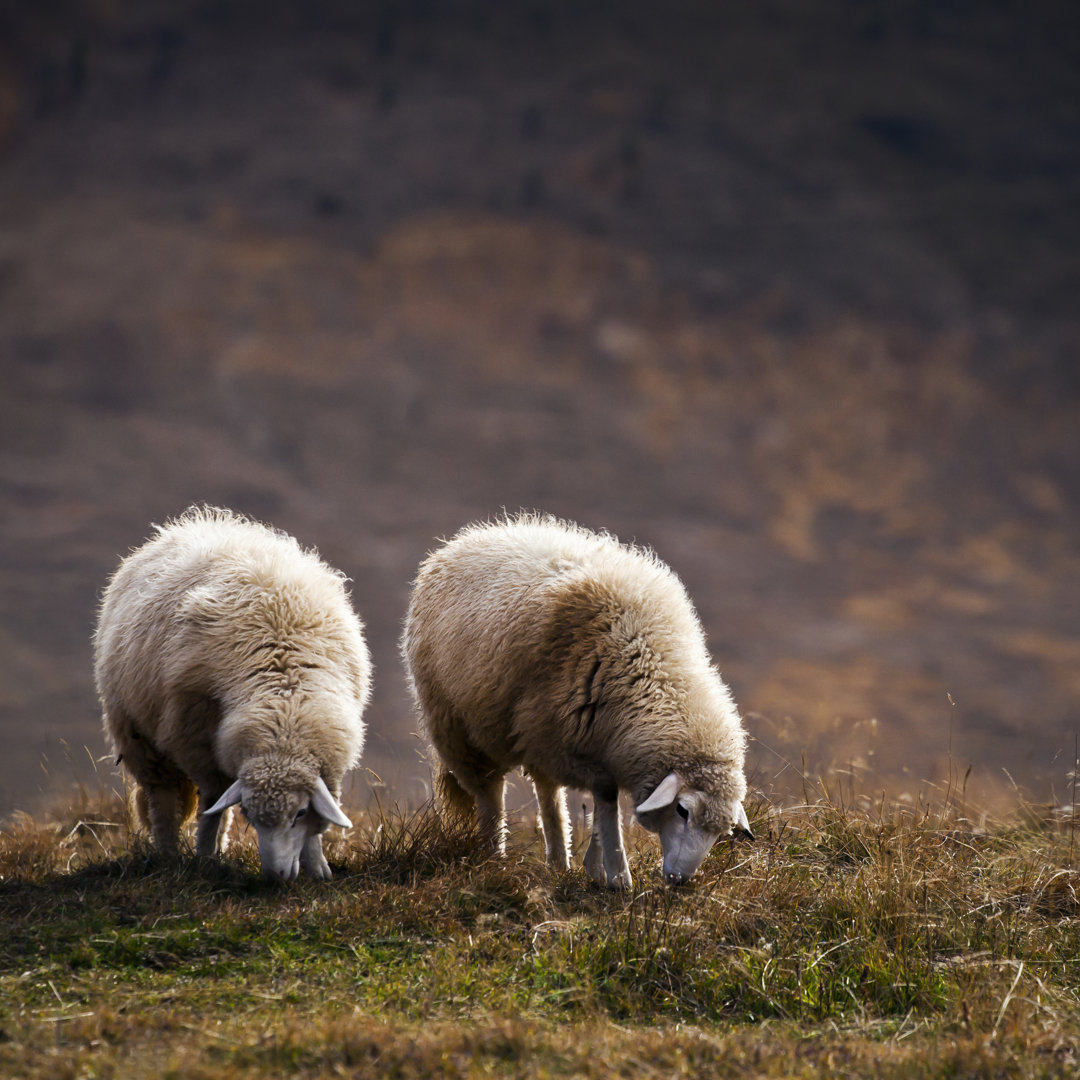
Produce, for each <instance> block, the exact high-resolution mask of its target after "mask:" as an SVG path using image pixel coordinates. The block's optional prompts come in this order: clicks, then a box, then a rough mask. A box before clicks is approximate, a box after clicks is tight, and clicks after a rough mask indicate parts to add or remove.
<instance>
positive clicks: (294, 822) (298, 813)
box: [293, 806, 307, 825]
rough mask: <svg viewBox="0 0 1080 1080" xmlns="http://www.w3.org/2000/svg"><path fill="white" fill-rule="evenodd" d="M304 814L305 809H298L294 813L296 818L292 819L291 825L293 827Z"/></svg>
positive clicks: (303, 807)
mask: <svg viewBox="0 0 1080 1080" xmlns="http://www.w3.org/2000/svg"><path fill="white" fill-rule="evenodd" d="M306 813H307V807H306V806H301V807H300V809H299V810H297V811H296V817H294V818H293V824H294V825H295V824H296V823H297V822H298V821H299V820H300V819H301V818H302V817H303V816H304V815H305V814H306Z"/></svg>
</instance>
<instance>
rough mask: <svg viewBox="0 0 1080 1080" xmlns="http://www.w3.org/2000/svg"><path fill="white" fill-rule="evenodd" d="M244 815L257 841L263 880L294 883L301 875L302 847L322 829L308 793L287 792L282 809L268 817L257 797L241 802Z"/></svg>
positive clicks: (280, 807) (320, 820)
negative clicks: (252, 828) (257, 838)
mask: <svg viewBox="0 0 1080 1080" xmlns="http://www.w3.org/2000/svg"><path fill="white" fill-rule="evenodd" d="M241 802H242V803H243V807H244V814H245V815H246V817H247V819H248V821H250V822H251V824H252V825H253V826H254V827H255V832H256V834H257V835H258V837H259V861H260V862H261V863H262V872H263V877H265V878H267V879H268V880H270V881H294V880H295V879H296V878H297V877H298V876H299V874H300V855H301V853H302V852H303V850H304V845H305V844H306V843H307V842H308V840H309V839H310V838H311V837H312V836H314V835H315V834H316V833H318V832H321V831H322V829H323V827H324V825H323V822H322V819H321V818H320V816H319V815H318V814H317V813H316V812H315V810H314V808H313V807H312V806H311V796H310V795H308V793H307V792H300V791H290V792H288V793H287V795H286V796H285V798H284V799H283V800H280V802H283V803H284V806H283V807H282V806H280V805H279V806H275V807H274V811H275V812H274V813H267V812H266V811H265V809H264V808H263V807H262V806H261V805H260V802H259V799H258V796H257V795H255V794H254V793H252V796H251V797H250V798H246V799H242V800H241Z"/></svg>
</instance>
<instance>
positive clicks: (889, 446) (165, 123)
mask: <svg viewBox="0 0 1080 1080" xmlns="http://www.w3.org/2000/svg"><path fill="white" fill-rule="evenodd" d="M1078 251H1080V9H1078V8H1077V6H1076V4H1075V3H1074V2H1072V0H1063V2H1060V3H1048V2H1041V0H1026V2H1024V3H1020V2H1019V0H1015V2H1014V0H996V2H978V0H933V2H932V0H892V2H888V3H886V2H884V0H882V2H878V0H825V2H821V3H799V2H793V0H787V2H785V0H760V2H756V3H753V4H742V3H740V4H719V3H715V2H712V0H708V2H706V0H701V2H696V0H674V2H671V3H666V4H663V5H660V4H653V3H646V2H639V0H618V2H607V0H603V2H601V0H597V2H590V0H575V2H572V3H571V2H561V0H555V2H550V3H540V2H535V0H533V2H521V0H504V2H502V3H499V4H492V3H487V2H479V0H446V2H443V3H439V2H434V0H411V2H406V0H401V2H397V0H377V2H374V3H371V4H356V3H353V2H347V0H295V2H286V0H278V2H268V0H261V2H258V3H256V2H254V0H214V2H210V0H138V2H136V0H35V2H34V3H22V2H15V3H12V2H10V0H8V2H7V3H5V4H4V5H3V6H2V7H0V376H2V378H0V650H2V654H3V658H4V662H3V664H2V666H0V816H4V815H7V814H9V813H10V812H11V811H13V810H15V809H24V810H33V809H34V807H35V806H37V805H39V803H40V801H41V800H42V799H43V798H45V797H47V796H49V795H50V793H53V792H55V790H56V789H57V788H59V789H67V788H69V787H70V786H71V785H72V784H73V783H83V784H100V783H105V784H114V783H116V774H115V772H114V770H113V769H112V767H111V760H110V759H109V758H107V757H103V755H105V754H106V746H105V743H104V739H103V737H102V734H101V728H100V720H99V714H98V710H97V702H96V699H95V694H94V689H93V682H92V676H91V658H90V634H91V632H92V629H93V624H94V619H95V607H96V603H97V598H98V595H99V593H100V590H101V588H102V586H103V584H104V582H105V580H106V578H107V576H108V575H109V574H110V573H111V572H112V570H113V569H114V568H115V566H116V564H117V562H118V560H119V559H120V558H121V557H122V556H123V555H124V554H125V553H126V552H128V551H129V550H130V549H131V548H132V547H135V546H137V545H138V544H139V543H140V542H141V541H142V540H143V538H145V537H146V536H147V534H148V531H149V529H150V525H151V523H153V522H161V521H163V520H165V519H166V518H167V517H169V516H171V515H174V514H176V513H178V512H179V511H181V510H182V509H183V508H184V507H185V506H187V505H188V504H189V503H192V502H195V501H207V502H210V503H214V504H219V505H227V506H230V507H232V508H234V509H236V510H240V511H244V512H246V513H248V514H250V515H253V516H255V517H257V518H260V519H263V520H266V521H268V522H271V523H273V524H275V525H277V526H279V527H281V528H283V529H286V530H288V531H289V532H291V533H293V534H295V535H296V536H297V537H298V538H299V539H300V540H301V541H302V542H303V543H305V544H308V545H315V546H317V547H318V548H319V550H320V552H321V553H322V554H323V555H324V557H325V558H326V559H327V560H328V561H329V562H331V563H332V564H334V565H336V566H338V567H340V568H341V569H343V570H344V571H345V572H346V573H347V574H348V575H349V576H350V578H351V579H352V589H353V596H354V600H355V604H356V607H357V609H358V611H359V612H360V613H361V615H362V617H363V619H364V621H365V623H366V626H367V631H368V636H369V642H370V645H371V648H372V652H373V656H374V661H375V664H376V683H375V693H374V699H373V703H372V705H371V707H370V709H369V711H368V714H367V718H368V721H369V732H370V733H369V738H368V744H367V750H366V752H365V757H364V762H363V764H364V767H365V768H363V769H361V770H360V771H359V772H358V773H357V774H355V776H354V778H353V780H352V782H351V783H352V786H351V788H350V789H349V797H350V800H351V801H353V802H362V801H363V800H364V799H366V798H369V797H370V796H371V792H372V791H373V790H374V791H377V792H379V794H380V797H381V798H383V799H384V800H387V799H389V800H391V801H400V802H403V803H405V802H416V801H418V800H419V799H421V798H423V796H424V790H425V789H424V781H425V776H426V771H425V769H424V766H423V765H422V762H421V760H420V758H419V754H418V751H419V749H420V744H419V742H418V740H417V738H416V736H415V735H414V732H415V731H416V721H415V719H414V717H413V715H412V712H411V707H410V703H409V701H408V697H407V693H406V688H405V682H404V678H403V675H402V672H401V667H400V663H399V661H398V656H397V637H398V632H399V627H400V621H401V618H402V615H403V613H404V610H405V606H406V601H407V595H408V588H409V582H410V580H411V578H412V576H413V574H414V572H415V569H416V566H417V564H418V562H419V561H420V559H421V558H422V557H423V556H424V554H425V552H427V551H428V550H430V549H431V548H432V547H433V546H434V544H435V543H436V542H437V538H439V537H445V536H449V535H451V534H453V533H454V532H455V531H456V530H457V529H458V528H459V527H460V526H461V525H462V524H464V523H465V522H467V521H469V520H471V519H475V518H481V517H489V516H491V515H494V514H497V513H498V512H499V511H500V510H501V509H502V508H507V509H508V510H516V509H518V508H520V507H526V508H538V509H543V510H547V511H551V512H553V513H555V514H558V515H561V516H566V517H569V518H573V519H575V520H577V521H580V522H581V523H582V524H584V525H587V526H589V527H592V528H595V529H599V528H605V529H608V530H610V531H612V532H614V533H615V534H617V535H618V536H619V537H620V538H622V539H625V540H633V541H636V542H638V543H641V544H647V545H651V546H652V547H653V548H655V550H656V551H657V552H658V553H659V554H660V555H661V556H662V557H663V558H664V559H665V560H666V561H667V562H668V563H669V564H670V565H671V566H672V567H673V568H674V569H675V570H676V571H677V572H678V574H679V575H680V576H681V577H682V578H683V580H684V581H685V583H686V585H687V587H688V589H689V591H690V594H691V595H692V596H693V597H694V599H695V602H696V604H697V606H698V609H699V612H700V614H701V617H702V621H703V623H704V625H705V628H706V631H707V634H708V637H709V642H710V647H711V650H712V653H713V655H714V657H715V659H716V662H717V664H718V666H719V667H720V669H721V670H722V672H723V675H724V677H725V679H726V680H727V681H728V683H729V684H730V685H731V687H732V689H733V691H734V694H735V697H736V700H737V701H738V703H739V705H740V707H741V709H742V711H743V713H744V714H745V716H746V723H747V727H748V729H749V731H750V733H751V735H752V737H753V743H752V747H751V757H750V763H749V769H750V776H751V783H752V786H753V787H755V788H756V789H757V790H759V791H761V792H764V793H766V794H768V795H769V796H770V797H775V798H788V797H791V798H798V797H801V794H802V792H803V789H804V784H806V783H810V784H811V785H812V784H814V783H817V782H818V780H819V778H824V781H825V783H826V784H827V785H828V786H829V787H830V790H832V791H833V792H834V793H835V792H838V791H839V792H842V793H843V794H844V797H851V793H852V792H854V793H855V794H856V795H858V794H860V793H861V794H863V795H866V796H868V797H877V796H881V795H887V796H888V797H889V798H894V797H895V798H905V799H912V800H919V799H920V798H928V797H934V798H938V797H939V795H940V793H941V791H942V790H943V789H944V787H946V786H947V785H948V783H949V781H950V777H951V778H952V779H953V780H955V782H956V784H957V785H962V784H963V782H964V777H965V774H966V773H968V770H969V767H970V775H969V776H968V778H967V796H968V797H969V799H970V800H971V801H972V803H973V804H975V805H980V806H992V805H994V804H995V803H996V802H999V801H1001V800H1010V799H1011V800H1015V798H1016V792H1017V789H1019V790H1020V791H1021V792H1023V793H1024V795H1025V796H1026V797H1028V798H1031V799H1035V800H1039V801H1045V802H1051V801H1053V802H1057V803H1059V804H1060V803H1061V802H1063V801H1065V802H1069V801H1071V799H1072V789H1073V784H1074V780H1073V775H1072V772H1073V766H1074V763H1075V760H1076V748H1077V740H1078V736H1080V530H1078V524H1080V502H1078V496H1080V464H1078V450H1080V445H1078V444H1080V353H1078V346H1080V310H1078V304H1077V297H1078V295H1080V259H1078ZM96 759H101V760H96ZM368 770H371V771H368ZM804 778H805V779H804ZM380 783H382V784H384V785H385V787H380V786H379V785H380ZM935 792H936V793H937V794H934V793H935Z"/></svg>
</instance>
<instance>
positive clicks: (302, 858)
mask: <svg viewBox="0 0 1080 1080" xmlns="http://www.w3.org/2000/svg"><path fill="white" fill-rule="evenodd" d="M236 803H239V804H240V806H241V808H242V809H243V811H244V816H245V817H246V818H247V819H248V821H250V822H251V824H252V825H253V826H254V827H255V833H256V835H257V836H258V838H259V861H260V862H261V864H262V872H263V877H265V878H267V879H268V880H270V881H293V880H295V879H296V878H297V877H298V876H299V874H300V867H301V865H303V866H304V867H305V869H308V870H310V871H312V872H314V873H316V876H326V877H328V876H329V868H328V867H326V865H325V859H323V858H322V857H321V841H320V840H317V839H315V838H316V837H318V836H319V834H321V833H322V831H323V830H324V829H325V828H326V826H327V825H328V824H333V825H340V826H342V827H343V828H349V827H350V826H351V825H352V822H350V821H349V819H348V818H347V817H346V816H345V815H344V813H342V810H341V807H340V806H339V805H338V802H337V800H336V799H335V798H334V796H333V795H332V794H331V793H330V791H329V789H328V788H327V787H326V784H325V783H324V782H323V780H322V778H321V777H320V778H319V779H318V780H316V782H315V786H314V788H313V790H312V791H310V792H308V791H297V790H295V789H293V790H288V789H286V790H281V789H277V790H268V789H266V788H264V787H262V786H260V785H257V784H254V783H251V782H250V781H246V780H237V781H236V783H234V784H233V785H232V787H230V788H229V790H228V791H226V792H225V794H224V795H222V797H221V798H220V799H218V801H217V802H216V803H215V804H214V805H213V806H212V807H211V808H210V809H209V810H207V811H206V813H207V814H215V813H220V812H221V811H223V810H224V809H225V808H226V807H227V806H233V805H235V804H236ZM309 842H310V843H311V844H317V845H319V851H318V852H317V853H316V852H315V851H312V849H311V848H310V847H308V845H309ZM320 870H321V871H322V872H321V873H320V872H319V871H320Z"/></svg>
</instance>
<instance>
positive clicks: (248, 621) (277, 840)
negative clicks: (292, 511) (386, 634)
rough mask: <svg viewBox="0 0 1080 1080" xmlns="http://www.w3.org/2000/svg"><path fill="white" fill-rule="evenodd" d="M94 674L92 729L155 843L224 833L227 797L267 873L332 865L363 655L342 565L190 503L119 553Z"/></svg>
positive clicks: (364, 685) (210, 843) (319, 871)
mask: <svg viewBox="0 0 1080 1080" xmlns="http://www.w3.org/2000/svg"><path fill="white" fill-rule="evenodd" d="M94 674H95V678H96V681H97V688H98V694H99V696H100V698H101V705H102V714H103V718H104V725H105V730H106V733H107V735H108V737H109V738H110V740H111V741H112V743H113V745H114V747H115V749H116V751H117V752H118V754H119V758H118V760H122V761H123V763H124V765H125V766H126V768H127V769H128V770H129V771H130V772H131V774H132V776H133V777H134V778H135V780H136V782H137V783H138V785H139V786H138V790H137V792H136V799H135V802H136V807H137V810H138V812H139V817H140V818H141V820H142V822H143V824H144V825H148V826H149V828H150V830H151V833H152V835H153V839H154V844H155V845H156V846H157V848H158V849H159V850H161V851H162V852H164V853H166V854H173V855H175V854H176V852H177V841H178V837H179V832H180V826H181V825H182V823H183V821H184V820H185V819H186V818H187V817H189V816H190V814H191V812H192V811H193V810H194V803H195V790H196V789H197V790H198V804H199V809H200V811H201V814H200V817H199V824H198V831H197V837H196V845H195V847H196V852H197V853H198V854H199V855H203V856H211V855H214V854H216V853H217V852H218V850H219V849H220V848H221V846H222V841H223V837H224V834H225V832H226V826H227V823H228V819H229V816H230V814H231V810H230V809H229V807H231V806H234V805H236V804H237V803H239V804H240V805H241V807H242V809H243V811H244V814H245V815H246V816H247V818H248V820H249V821H250V822H251V823H252V825H254V827H255V830H256V833H257V834H258V839H259V857H260V860H261V862H262V868H263V873H264V875H265V876H266V877H268V878H274V879H284V880H292V879H293V878H295V877H296V876H297V874H298V873H299V871H300V868H301V867H303V869H304V870H306V871H307V872H308V873H309V874H310V875H311V876H313V877H316V878H328V877H330V867H329V866H328V865H327V862H326V858H325V856H324V855H323V850H322V833H323V831H324V830H325V829H326V827H327V825H340V826H341V827H342V828H349V827H350V825H351V822H350V821H349V819H348V818H347V817H346V816H345V814H344V813H343V812H342V810H341V806H340V805H339V803H338V798H339V796H340V792H341V781H342V777H343V776H344V774H345V772H346V770H348V769H349V768H351V767H352V766H353V765H354V764H355V763H356V761H357V759H358V758H359V756H360V751H361V749H362V747H363V741H364V724H363V720H362V714H363V710H364V706H365V704H366V703H367V700H368V695H369V693H370V682H371V664H370V660H369V658H368V650H367V646H366V645H365V643H364V637H363V627H362V625H361V623H360V620H359V619H358V618H357V616H356V614H355V612H354V611H353V608H352V605H351V603H350V601H349V597H348V593H347V591H346V588H345V578H344V576H343V575H342V574H341V573H339V572H338V571H336V570H333V569H331V568H330V567H329V566H327V565H326V563H324V562H323V561H322V560H321V559H320V558H319V557H318V555H317V554H316V553H315V552H314V551H305V550H304V549H302V548H301V547H300V545H299V544H298V543H297V542H296V540H294V539H293V538H292V537H291V536H288V535H287V534H285V533H283V532H278V531H276V530H274V529H271V528H269V527H267V526H265V525H260V524H257V523H256V522H253V521H249V520H248V519H246V518H244V517H241V516H239V515H234V514H232V513H230V512H229V511H228V510H218V509H213V508H209V507H206V508H199V507H192V508H190V509H189V510H187V511H186V512H185V513H184V514H182V515H181V516H180V517H179V518H177V519H175V520H174V521H171V522H169V523H167V524H166V525H164V526H158V527H157V534H156V535H155V536H154V537H152V538H151V539H150V540H148V541H147V542H146V543H145V544H144V545H143V546H142V547H140V548H138V549H137V550H135V551H134V552H132V554H130V555H128V556H127V558H125V559H124V560H123V561H122V562H121V564H120V566H119V568H118V569H117V571H116V573H115V574H114V575H113V577H112V579H111V580H110V581H109V584H108V587H107V588H106V590H105V593H104V595H103V598H102V603H101V610H100V614H99V618H98V625H97V630H96V632H95V634H94Z"/></svg>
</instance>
